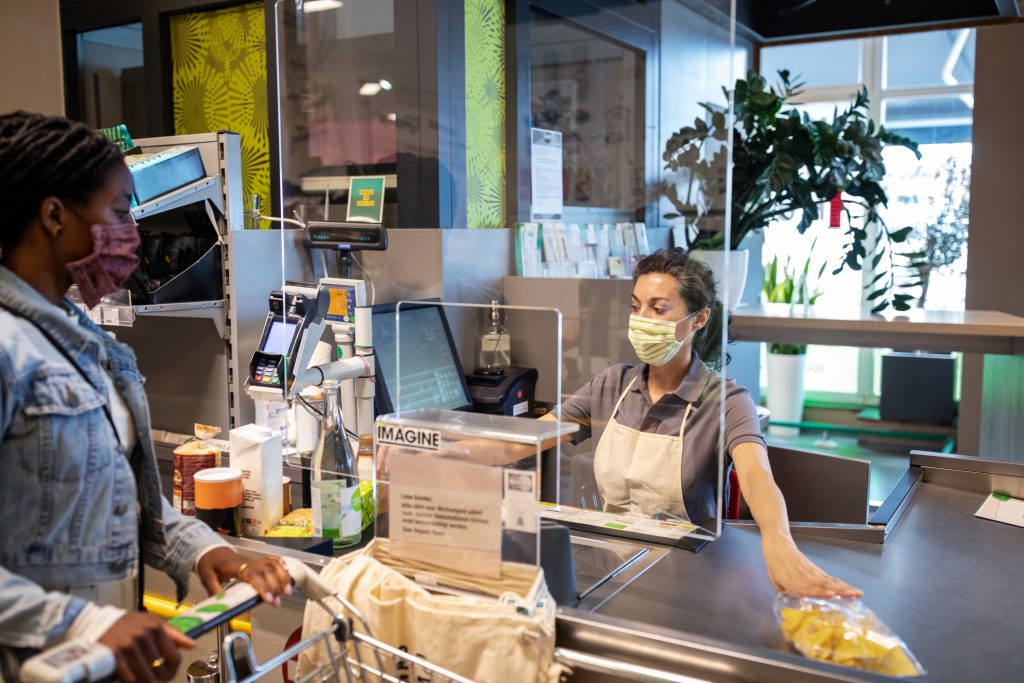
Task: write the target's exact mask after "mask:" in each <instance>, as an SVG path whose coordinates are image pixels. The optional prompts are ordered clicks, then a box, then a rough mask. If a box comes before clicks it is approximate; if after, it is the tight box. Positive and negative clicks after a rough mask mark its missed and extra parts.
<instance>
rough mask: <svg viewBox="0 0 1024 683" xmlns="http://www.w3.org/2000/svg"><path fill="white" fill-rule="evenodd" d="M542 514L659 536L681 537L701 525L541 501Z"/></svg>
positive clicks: (563, 520)
mask: <svg viewBox="0 0 1024 683" xmlns="http://www.w3.org/2000/svg"><path fill="white" fill-rule="evenodd" d="M539 505H540V516H541V517H545V518H547V519H551V520H555V521H559V522H571V523H573V524H582V525H586V526H593V527H601V528H605V529H614V530H616V531H627V532H631V533H635V534H642V535H644V536H655V537H657V538H667V539H671V540H679V539H681V538H685V537H686V536H688V535H689V534H690V533H691V532H693V531H694V530H696V529H697V527H696V526H695V525H693V524H688V523H686V522H674V521H669V520H661V519H651V518H650V517H644V516H643V515H637V514H632V513H619V512H604V511H602V510H584V509H582V508H575V507H570V506H568V505H560V506H559V505H553V504H551V503H540V504H539Z"/></svg>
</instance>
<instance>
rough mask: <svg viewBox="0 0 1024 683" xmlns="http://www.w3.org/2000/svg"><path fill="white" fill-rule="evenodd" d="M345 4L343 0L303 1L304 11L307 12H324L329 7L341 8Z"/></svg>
mask: <svg viewBox="0 0 1024 683" xmlns="http://www.w3.org/2000/svg"><path fill="white" fill-rule="evenodd" d="M344 6H345V3H344V2H342V1H341V0H306V1H305V2H303V3H302V11H303V12H305V13H306V14H309V13H310V12H323V11H324V10H329V9H340V8H342V7H344Z"/></svg>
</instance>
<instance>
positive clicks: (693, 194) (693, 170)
mask: <svg viewBox="0 0 1024 683" xmlns="http://www.w3.org/2000/svg"><path fill="white" fill-rule="evenodd" d="M779 79H780V80H779V84H778V86H772V85H769V83H768V81H767V80H766V79H765V78H764V76H761V75H760V74H757V73H755V72H750V73H748V74H747V77H746V79H739V80H737V81H736V85H735V89H734V91H733V102H734V108H735V123H734V126H733V139H734V151H733V176H732V219H731V228H732V231H731V237H730V244H729V245H728V248H730V249H736V248H737V247H738V246H739V244H740V243H741V242H742V241H743V238H744V237H746V236H747V235H748V234H750V233H751V232H754V231H757V230H761V229H763V228H765V227H767V226H768V225H769V224H770V223H771V222H772V221H774V220H776V219H778V218H780V217H783V216H788V215H791V214H794V213H795V212H799V214H800V222H799V224H798V229H799V231H800V233H801V234H802V233H803V232H805V231H806V230H807V229H808V228H809V227H810V225H811V223H812V222H813V221H814V220H816V219H817V218H818V214H819V206H820V205H821V204H822V203H824V202H827V201H829V200H831V199H832V198H833V197H835V195H836V194H837V193H839V192H842V193H843V194H844V202H845V203H844V207H843V208H844V212H845V213H846V215H847V217H848V218H849V221H848V224H849V227H848V228H847V234H848V235H849V237H850V240H849V242H848V243H847V246H846V251H845V253H844V254H841V255H837V258H838V259H840V262H839V264H838V267H837V268H836V269H835V272H836V273H838V272H840V271H841V270H842V269H843V268H847V267H848V268H852V269H854V270H860V269H861V268H862V267H863V264H864V262H866V261H867V262H870V268H871V269H872V271H873V272H874V279H873V280H871V284H870V288H871V290H872V291H871V292H870V294H869V295H868V300H869V301H871V302H873V303H874V311H876V312H877V311H881V310H884V309H885V308H887V307H888V306H890V305H891V306H892V307H893V308H895V309H897V310H907V309H909V308H910V302H911V301H912V300H913V298H914V297H913V296H912V295H911V294H909V293H907V292H906V291H901V292H897V291H896V290H897V289H903V290H907V289H910V288H912V287H914V286H918V285H919V283H915V282H909V281H905V280H903V279H902V276H898V273H899V271H900V269H906V272H907V273H913V272H914V271H913V265H914V264H915V263H917V262H918V261H919V259H920V257H921V256H922V255H921V254H920V253H919V252H918V253H898V252H897V251H896V246H895V245H897V244H899V243H902V242H904V241H906V239H907V236H908V235H909V234H910V232H911V228H910V227H906V228H901V229H898V230H890V229H889V227H888V226H887V225H886V224H885V221H884V220H883V218H882V216H881V215H880V213H879V212H880V210H881V208H882V207H884V206H885V205H886V202H887V201H888V199H887V197H886V194H885V190H884V189H883V188H882V184H881V181H882V178H883V176H884V175H885V165H884V164H883V163H882V149H883V148H884V147H886V146H888V145H898V146H901V147H906V148H907V149H910V150H911V151H913V152H914V154H916V155H917V156H918V158H920V156H921V155H920V153H919V152H918V150H917V145H916V144H915V143H914V142H912V141H911V140H910V139H908V138H905V137H903V136H900V135H896V134H894V133H892V132H890V131H888V130H886V129H885V128H884V127H883V126H878V125H876V124H875V122H874V121H872V120H871V119H870V118H869V116H868V94H867V90H866V89H863V90H861V91H860V92H859V93H858V94H857V97H856V98H855V99H854V101H853V102H852V103H851V104H850V106H849V107H847V108H846V109H845V110H842V111H838V110H837V111H836V112H835V113H834V115H833V117H832V120H831V121H825V120H815V119H812V118H811V117H810V116H808V115H807V114H805V113H801V112H799V111H798V110H797V109H795V108H792V107H787V102H790V101H792V100H793V99H794V98H796V97H798V96H799V88H800V84H798V83H794V82H792V81H791V80H790V75H789V72H788V71H780V72H779ZM726 96H727V97H728V96H729V93H728V92H726ZM701 106H702V107H703V108H704V110H705V111H706V113H707V117H706V119H705V118H700V117H698V118H697V119H696V120H695V121H694V124H693V125H692V126H686V127H684V128H682V129H680V130H679V131H677V132H676V133H675V134H673V135H672V136H671V137H670V138H669V140H668V142H667V143H666V145H665V152H664V154H663V159H664V161H665V168H666V169H668V170H671V171H674V172H676V175H677V178H678V179H679V180H678V182H677V183H670V182H666V183H664V184H663V185H662V187H661V192H662V194H663V195H664V196H665V197H667V198H668V200H669V201H670V202H671V203H672V205H673V206H674V207H675V212H673V213H669V214H666V216H665V218H666V219H669V220H674V219H681V220H682V221H683V223H684V225H685V228H686V230H685V233H686V242H687V244H686V246H687V247H688V248H691V249H723V248H725V247H726V246H727V245H725V232H724V230H723V229H722V228H723V225H724V222H723V221H722V219H721V216H723V215H724V213H725V211H724V196H725V191H724V188H725V173H724V168H725V153H726V152H725V150H726V144H725V143H726V139H727V136H728V128H727V121H726V114H725V112H724V111H723V110H722V108H721V107H716V106H714V105H711V104H703V105H701ZM851 206H855V207H859V210H858V211H857V212H852V211H850V208H851ZM871 226H877V230H874V231H870V230H869V228H870V227H871ZM871 232H873V234H869V233H871ZM902 260H905V261H906V262H905V263H903V262H901V261H902Z"/></svg>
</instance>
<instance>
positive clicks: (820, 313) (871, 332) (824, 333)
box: [729, 304, 1024, 355]
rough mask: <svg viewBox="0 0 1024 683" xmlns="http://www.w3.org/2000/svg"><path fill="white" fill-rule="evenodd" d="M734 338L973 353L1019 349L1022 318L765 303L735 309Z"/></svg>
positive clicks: (1023, 346) (1023, 340)
mask: <svg viewBox="0 0 1024 683" xmlns="http://www.w3.org/2000/svg"><path fill="white" fill-rule="evenodd" d="M729 331H730V333H732V335H733V336H734V337H735V338H736V339H737V340H738V341H765V342H772V343H776V344H826V345H835V346H864V347H877V348H897V349H928V350H931V351H964V352H973V353H996V354H1008V355H1015V354H1022V353H1024V318H1021V317H1018V316H1014V315H1009V314H1008V313H1001V312H999V311H923V310H920V309H913V310H910V311H907V312H905V313H893V312H888V313H885V314H881V315H880V314H872V313H870V312H869V311H867V310H846V309H842V310H839V309H830V308H828V307H824V306H802V305H801V306H790V305H788V304H765V305H761V306H751V307H749V308H740V309H737V310H736V311H735V312H734V313H733V316H732V323H731V324H730V326H729Z"/></svg>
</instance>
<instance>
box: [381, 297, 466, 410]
mask: <svg viewBox="0 0 1024 683" xmlns="http://www.w3.org/2000/svg"><path fill="white" fill-rule="evenodd" d="M399 316H400V318H399ZM399 319H400V320H401V327H399ZM399 331H400V332H401V335H400V336H401V344H402V350H403V351H404V353H402V362H401V372H402V381H401V386H399V381H398V379H399V378H398V374H397V373H398V368H399V363H398V343H399V340H398V336H399V334H398V333H399ZM373 350H374V355H375V357H376V362H377V378H376V399H375V401H376V408H377V413H378V414H379V415H384V414H387V413H393V412H395V411H396V410H399V409H401V410H403V411H404V410H415V409H417V408H442V409H447V410H470V409H471V408H472V407H473V400H472V397H471V396H470V393H469V386H468V385H467V384H466V377H465V375H463V371H462V364H461V363H460V361H459V353H458V350H457V349H456V347H455V340H454V338H453V337H452V332H451V329H450V328H449V327H448V318H447V316H446V315H445V313H444V308H443V307H442V306H437V305H433V304H430V303H425V302H419V303H403V304H402V305H401V307H400V308H399V306H398V304H378V305H377V306H374V307H373ZM399 389H401V405H399V396H398V392H399Z"/></svg>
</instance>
